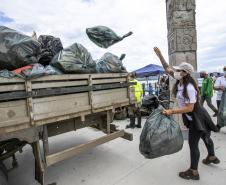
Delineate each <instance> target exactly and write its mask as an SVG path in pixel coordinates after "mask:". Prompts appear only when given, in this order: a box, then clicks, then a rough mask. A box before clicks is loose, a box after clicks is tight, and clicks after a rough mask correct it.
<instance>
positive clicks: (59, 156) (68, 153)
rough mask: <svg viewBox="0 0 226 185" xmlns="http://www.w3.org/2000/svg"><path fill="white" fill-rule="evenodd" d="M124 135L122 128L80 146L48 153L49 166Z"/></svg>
mask: <svg viewBox="0 0 226 185" xmlns="http://www.w3.org/2000/svg"><path fill="white" fill-rule="evenodd" d="M123 135H124V131H123V130H120V131H117V132H115V133H112V134H109V135H106V136H103V137H101V138H98V139H95V140H93V141H90V142H88V143H86V144H81V145H79V146H75V147H72V148H69V149H66V150H64V151H61V152H58V153H55V154H51V155H48V156H46V159H47V166H51V165H53V164H55V163H57V162H60V161H63V160H65V159H68V158H71V157H73V156H75V155H78V154H80V153H82V152H84V151H86V150H88V149H90V148H93V147H96V146H98V145H101V144H104V143H106V142H109V141H111V140H113V139H116V138H118V137H122V136H123Z"/></svg>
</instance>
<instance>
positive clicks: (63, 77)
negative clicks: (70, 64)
mask: <svg viewBox="0 0 226 185" xmlns="http://www.w3.org/2000/svg"><path fill="white" fill-rule="evenodd" d="M88 78H89V74H63V75H50V76H43V77H39V78H35V79H32V80H31V81H32V82H43V81H54V80H74V79H75V80H76V79H87V80H88Z"/></svg>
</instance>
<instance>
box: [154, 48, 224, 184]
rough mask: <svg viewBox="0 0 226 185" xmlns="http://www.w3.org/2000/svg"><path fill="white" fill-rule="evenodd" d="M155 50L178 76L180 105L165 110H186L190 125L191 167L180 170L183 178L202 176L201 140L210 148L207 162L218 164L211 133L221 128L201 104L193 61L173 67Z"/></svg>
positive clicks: (175, 89)
mask: <svg viewBox="0 0 226 185" xmlns="http://www.w3.org/2000/svg"><path fill="white" fill-rule="evenodd" d="M154 51H155V53H156V55H157V56H158V57H159V59H160V61H161V63H162V66H163V67H164V69H165V71H166V73H167V74H169V75H171V76H172V77H173V78H175V79H176V84H175V85H174V87H173V95H174V96H175V97H176V99H177V102H178V105H179V108H173V109H168V110H164V111H163V114H165V115H167V116H170V115H172V114H182V117H183V122H184V124H185V125H186V126H187V127H188V128H189V137H188V143H189V147H190V158H191V160H190V162H191V164H190V168H189V169H188V170H186V171H183V172H180V173H179V176H180V177H181V178H183V179H192V180H199V178H200V177H199V173H198V163H199V158H200V151H199V146H198V145H199V140H200V139H202V140H203V141H204V143H205V146H206V148H207V151H208V156H207V157H206V158H205V159H203V161H202V162H203V163H204V164H206V165H208V164H211V163H214V164H218V163H220V160H219V159H218V158H217V157H216V156H215V151H214V143H213V141H212V139H211V137H210V134H211V131H215V132H218V131H219V129H218V128H217V127H216V125H215V124H214V123H213V121H212V119H211V117H210V115H209V114H208V112H207V111H206V110H205V109H204V108H203V106H201V105H200V102H199V90H198V85H197V83H196V82H195V80H194V79H193V78H192V76H191V75H192V73H194V68H193V66H192V65H191V64H189V63H186V62H183V63H181V64H180V65H179V66H175V67H173V68H174V69H172V68H171V67H170V66H169V64H168V63H167V62H166V61H165V59H164V57H163V56H162V54H161V51H160V50H159V48H157V47H155V48H154Z"/></svg>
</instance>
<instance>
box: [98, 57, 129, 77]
mask: <svg viewBox="0 0 226 185" xmlns="http://www.w3.org/2000/svg"><path fill="white" fill-rule="evenodd" d="M123 58H125V54H122V55H121V57H120V58H119V57H117V56H116V55H113V54H112V53H105V54H104V56H103V57H101V59H100V60H99V61H98V62H97V71H98V72H99V73H126V72H127V71H126V68H125V67H124V66H123V64H122V59H123Z"/></svg>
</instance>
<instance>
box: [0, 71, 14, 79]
mask: <svg viewBox="0 0 226 185" xmlns="http://www.w3.org/2000/svg"><path fill="white" fill-rule="evenodd" d="M14 76H15V74H14V73H13V72H11V71H9V70H7V69H4V70H1V71H0V77H3V78H12V77H14Z"/></svg>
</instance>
